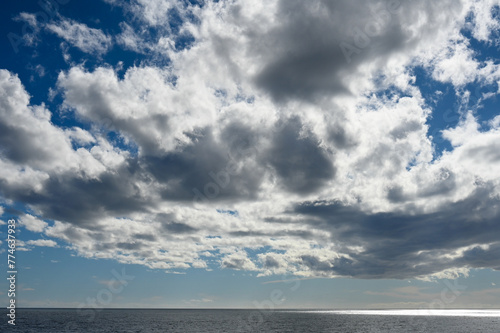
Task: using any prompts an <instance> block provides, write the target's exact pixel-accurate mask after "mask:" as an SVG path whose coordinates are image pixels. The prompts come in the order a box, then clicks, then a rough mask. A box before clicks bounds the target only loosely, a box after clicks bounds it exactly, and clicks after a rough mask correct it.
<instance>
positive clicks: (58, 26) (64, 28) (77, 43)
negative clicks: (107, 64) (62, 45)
mask: <svg viewBox="0 0 500 333" xmlns="http://www.w3.org/2000/svg"><path fill="white" fill-rule="evenodd" d="M45 28H46V29H47V30H49V31H50V32H52V33H54V34H56V35H57V36H59V37H60V38H62V39H64V40H65V41H66V42H68V43H69V44H71V45H72V46H74V47H77V48H79V49H80V50H81V51H83V52H85V53H89V54H105V53H107V52H108V51H109V49H110V48H111V47H112V44H113V39H112V38H111V37H110V36H108V35H106V34H105V33H104V32H102V31H101V30H100V29H95V28H90V27H89V26H87V25H86V24H83V23H79V22H76V21H74V20H71V19H67V18H62V19H61V20H60V21H58V22H53V23H49V24H47V25H46V26H45Z"/></svg>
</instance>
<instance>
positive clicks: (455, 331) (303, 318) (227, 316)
mask: <svg viewBox="0 0 500 333" xmlns="http://www.w3.org/2000/svg"><path fill="white" fill-rule="evenodd" d="M7 320H8V317H7V316H6V311H4V316H3V322H2V323H1V325H0V332H34V333H45V332H51V333H52V332H85V333H87V332H106V333H111V332H117V333H118V332H119V333H128V332H130V333H132V332H134V333H139V332H183V333H184V332H199V333H205V332H206V333H208V332H231V333H232V332H273V333H282V332H300V333H308V332H325V333H326V332H329V333H336V332H339V333H355V332H356V333H357V332H359V333H367V332H368V333H376V332H377V333H378V332H425V333H433V332H435V333H448V332H449V333H473V332H482V333H489V332H492V333H498V332H500V311H462V312H460V311H451V312H450V311H433V312H432V313H430V312H429V311H420V312H418V311H326V310H325V311H301V310H277V311H259V310H143V309H140V310H133V309H126V310H125V309H120V310H118V309H116V310H111V309H107V310H101V311H96V310H85V309H83V310H78V311H77V310H75V309H17V312H16V326H11V325H9V324H8V323H7Z"/></svg>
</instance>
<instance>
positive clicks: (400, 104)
mask: <svg viewBox="0 0 500 333" xmlns="http://www.w3.org/2000/svg"><path fill="white" fill-rule="evenodd" d="M108 2H110V1H108ZM112 3H113V4H114V5H117V6H121V7H123V8H124V10H125V12H126V13H129V14H132V16H133V20H132V21H130V22H127V23H126V24H125V23H122V24H121V29H122V31H121V34H120V35H119V36H108V35H106V34H105V33H104V32H102V31H101V30H98V29H93V28H90V27H88V26H86V25H83V24H81V23H78V22H76V21H72V20H69V19H64V18H61V19H60V20H59V21H57V22H51V23H50V24H49V25H47V29H49V30H50V31H52V32H54V33H56V34H57V35H59V36H60V37H61V38H63V39H65V40H66V41H67V42H68V43H70V44H72V45H74V46H75V47H77V48H80V49H81V50H82V51H84V52H88V53H95V54H97V55H104V54H105V53H106V52H108V51H109V50H110V48H111V47H112V45H113V40H117V43H118V44H119V45H121V47H124V48H126V49H128V50H132V51H133V52H138V53H142V54H143V55H148V56H150V58H148V60H149V61H146V62H144V63H142V64H140V65H137V66H132V67H129V68H127V69H124V70H123V72H121V70H120V73H119V71H118V70H114V69H112V68H113V67H112V66H108V65H96V66H94V67H90V66H86V64H81V65H71V66H69V68H68V69H65V70H62V71H61V72H60V73H59V75H58V78H57V83H56V85H57V92H58V93H59V94H60V96H61V98H62V100H63V101H62V105H61V106H62V108H61V110H62V111H61V112H62V115H63V116H65V117H69V118H71V119H72V117H75V120H77V122H76V123H77V124H81V126H80V125H79V126H76V125H74V124H73V122H71V126H67V127H63V126H57V125H55V123H54V122H52V114H53V112H55V111H54V110H49V108H48V107H47V106H45V105H43V104H42V105H32V104H31V103H30V98H29V94H28V92H27V91H26V90H25V88H24V87H23V85H22V83H21V81H20V80H19V78H18V77H17V76H16V75H15V74H13V73H10V72H8V71H5V70H1V71H0V116H1V117H0V129H1V130H2V131H0V133H1V134H0V145H1V149H0V168H1V169H2V171H3V172H2V175H1V176H0V190H1V192H0V193H1V195H2V199H3V200H2V202H6V203H10V202H20V203H23V204H25V205H27V206H29V207H30V209H32V210H31V211H33V214H34V215H36V216H37V217H36V218H35V217H34V216H32V215H25V216H24V217H23V218H22V221H23V224H24V225H25V227H26V228H27V229H28V230H31V231H34V232H40V233H43V234H44V235H46V236H48V237H51V238H54V239H60V240H63V241H65V242H66V243H68V244H69V247H70V248H71V250H72V251H74V252H75V253H77V254H78V255H81V256H84V257H88V258H107V259H114V260H117V261H119V262H121V263H128V264H141V265H145V266H147V267H150V268H153V269H162V270H165V271H166V272H179V271H182V270H184V269H188V268H198V269H207V270H210V269H214V268H220V269H235V270H246V271H252V272H257V274H258V275H259V276H269V275H273V274H288V273H291V274H295V275H297V276H299V277H303V278H309V277H339V276H345V277H357V278H367V279H377V278H398V279H409V278H415V277H416V278H421V279H435V278H449V277H453V276H456V275H457V274H466V273H467V270H468V269H471V268H492V269H499V267H500V265H499V262H498V259H496V258H498V249H499V244H498V242H497V240H496V239H495V238H494V235H495V234H496V233H498V227H497V226H496V224H495V221H496V220H498V218H499V209H500V208H499V207H500V206H499V202H498V196H499V193H500V191H499V185H500V179H499V177H498V173H497V172H496V170H497V169H498V163H499V161H500V157H499V154H498V151H500V149H498V148H499V147H498V142H500V141H499V139H500V138H499V124H500V121H499V120H498V117H497V118H494V119H491V120H490V121H488V122H482V119H481V117H480V116H479V115H478V114H475V113H474V112H468V113H467V112H464V113H462V114H461V115H460V116H461V118H460V120H459V121H458V124H456V126H450V127H449V128H447V129H444V130H443V131H442V135H443V138H444V139H445V140H447V141H448V142H449V144H450V145H451V150H450V151H445V152H443V153H441V152H439V151H436V147H435V145H434V144H433V138H431V137H430V135H429V129H430V123H431V121H430V120H431V118H432V117H436V116H439V114H440V112H441V111H440V110H438V109H435V107H434V106H433V105H434V104H432V103H429V102H428V101H427V100H426V98H425V97H424V96H423V95H424V92H423V91H422V90H423V89H421V87H419V86H418V85H417V84H416V78H415V74H414V69H415V68H417V67H418V68H424V69H425V70H426V71H428V72H429V73H431V75H430V77H429V80H435V82H442V83H448V84H451V85H450V89H455V91H454V92H455V93H457V94H458V95H459V96H461V97H463V98H464V100H465V99H466V98H467V96H468V92H467V91H466V90H467V89H468V88H467V85H468V84H470V83H473V82H475V80H477V79H484V80H486V81H485V82H486V83H485V84H494V83H495V82H496V80H498V79H500V74H499V73H500V71H499V70H498V67H497V66H496V65H495V64H494V63H492V62H491V61H488V60H486V61H483V60H481V59H479V58H478V57H477V55H476V53H475V52H474V50H473V47H472V44H471V43H469V42H468V41H467V38H466V37H465V36H464V35H463V34H461V32H460V31H461V28H463V27H467V28H469V29H476V30H474V31H475V32H474V33H475V34H477V36H489V31H490V30H491V29H496V28H495V25H494V24H490V23H488V24H486V25H481V23H480V22H475V21H474V22H469V21H468V20H467V17H468V16H467V14H469V13H471V10H472V11H473V12H475V13H478V14H477V15H478V16H477V17H479V13H482V14H481V15H483V14H484V15H486V9H485V8H486V7H488V6H490V5H491V3H489V2H488V4H485V7H484V8H481V9H479V7H478V6H479V5H477V3H475V2H469V1H465V0H464V1H441V2H435V1H420V2H414V1H413V2H410V1H401V2H398V1H395V2H385V1H384V2H382V1H375V2H371V3H370V4H369V5H367V4H366V3H365V2H361V1H351V2H349V1H338V2H335V3H334V2H331V1H324V0H314V1H312V2H308V3H304V2H300V1H284V0H282V1H275V2H266V1H254V0H252V1H249V0H237V1H233V2H224V1H220V2H208V3H205V4H204V5H203V6H202V5H181V4H180V3H179V2H176V1H150V2H145V1H133V2H131V3H130V4H127V3H125V2H121V1H112ZM490 9H491V8H490ZM188 17H191V18H188ZM26 19H30V18H29V17H26ZM137 22H141V26H140V27H139V25H138V23H137ZM169 22H170V23H172V24H168V23H169ZM471 24H472V25H471ZM143 25H144V26H146V27H147V29H142V28H141V27H142V26H143ZM141 29H142V30H143V31H144V30H148V31H155V32H156V34H157V38H150V37H151V36H149V35H148V33H141ZM484 29H486V30H488V29H490V30H488V31H486V30H484ZM485 31H486V32H485ZM188 33H189V34H190V35H192V36H193V38H194V42H193V43H191V44H190V46H189V47H185V48H182V49H177V48H176V47H177V46H178V45H180V44H182V43H181V42H182V41H181V40H180V39H177V40H176V37H179V36H181V35H182V36H184V35H187V34H188ZM478 38H479V37H478ZM181 39H182V38H181ZM346 45H349V47H352V48H350V49H348V50H351V51H353V50H354V51H353V53H352V54H349V55H348V56H347V55H346V53H345V52H346V49H343V47H347V46H346ZM116 47H118V46H116ZM159 55H161V56H162V57H163V59H166V58H167V57H168V59H169V60H168V65H167V66H163V65H162V64H164V62H160V61H158V62H156V60H158V58H157V57H159ZM487 78H491V79H487ZM452 86H453V87H452ZM495 89H496V88H495ZM491 93H492V94H493V95H492V96H491V97H493V96H494V95H495V93H494V92H493V91H492V92H491ZM477 104H478V105H477V108H479V107H480V106H481V105H482V100H481V101H480V100H478V101H477ZM227 212H236V213H234V214H233V213H231V214H228V213H227ZM43 220H53V222H51V224H50V225H49V224H48V223H46V222H43ZM30 242H31V243H30ZM51 242H53V243H51ZM26 244H28V245H38V244H52V245H54V246H56V243H55V242H54V241H47V240H38V241H28V242H27V243H26Z"/></svg>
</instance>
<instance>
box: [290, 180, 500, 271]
mask: <svg viewBox="0 0 500 333" xmlns="http://www.w3.org/2000/svg"><path fill="white" fill-rule="evenodd" d="M491 193H492V192H491V186H487V185H485V186H483V187H478V188H477V189H476V191H475V192H474V193H473V194H472V195H470V196H469V197H468V198H466V199H464V200H462V201H459V202H456V203H452V204H448V205H446V206H444V207H441V209H440V210H439V211H438V212H435V213H429V214H414V215H411V214H403V213H379V214H367V213H364V212H361V211H359V210H358V209H356V208H354V207H348V206H344V205H342V204H340V203H327V202H309V203H303V204H300V205H297V206H296V207H295V210H294V213H295V214H296V213H299V214H301V215H303V216H305V217H308V218H307V219H305V220H303V223H308V224H311V225H312V226H313V227H315V228H321V229H324V230H327V231H330V232H331V235H332V236H331V237H332V241H333V242H334V243H335V244H336V245H337V246H338V247H339V252H340V253H344V254H347V255H348V256H345V257H342V258H340V259H332V260H327V261H324V260H323V261H321V260H319V259H318V258H316V257H311V256H306V257H303V258H302V260H303V263H304V264H305V265H306V266H307V267H309V268H311V269H314V270H317V271H321V272H329V273H332V274H338V275H342V276H354V277H358V278H397V279H406V278H413V277H419V276H426V275H429V274H433V273H437V272H440V271H442V270H444V269H447V268H461V267H467V268H472V267H477V268H479V267H481V268H493V269H498V268H499V260H498V256H497V254H498V251H499V245H500V238H499V236H498V235H500V224H499V223H498V221H500V199H499V198H496V197H492V196H491ZM492 243H493V244H494V245H492V246H491V247H490V248H489V249H482V248H480V247H478V246H480V245H486V244H492ZM352 246H361V247H363V249H364V250H363V251H362V252H361V253H359V252H355V251H352V250H350V249H351V248H352ZM467 246H473V247H474V248H473V249H471V250H467V251H466V252H464V254H462V255H458V256H457V258H455V259H450V258H448V257H446V256H445V255H446V254H452V253H454V252H455V251H456V250H457V249H460V248H463V247H467Z"/></svg>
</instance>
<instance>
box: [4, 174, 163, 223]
mask: <svg viewBox="0 0 500 333" xmlns="http://www.w3.org/2000/svg"><path fill="white" fill-rule="evenodd" d="M134 173H135V171H134V169H133V168H130V169H129V168H128V167H127V166H123V167H121V168H119V169H117V170H115V172H106V173H104V174H101V175H100V177H99V179H84V178H81V177H78V176H77V175H74V174H72V173H71V174H70V173H64V174H59V175H54V176H51V177H50V178H49V179H47V180H46V181H45V182H44V184H43V191H41V192H33V191H26V189H24V188H16V187H13V186H9V185H8V184H6V183H0V190H1V191H2V194H3V195H5V196H7V197H9V198H11V199H13V200H16V201H18V202H23V203H25V204H29V205H33V206H35V207H37V209H39V210H40V211H41V213H42V216H43V218H45V219H53V220H60V221H66V222H70V223H74V224H78V225H86V226H89V227H90V226H94V222H96V221H98V220H100V219H102V218H103V217H106V216H117V217H120V216H127V215H128V214H130V213H133V212H140V211H148V210H149V208H151V207H152V206H153V205H154V203H151V202H149V201H148V200H146V198H144V197H143V196H142V195H141V193H140V191H139V189H138V188H137V186H136V185H135V184H134V182H133V181H131V180H132V179H134ZM124 179H128V180H129V181H124Z"/></svg>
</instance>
